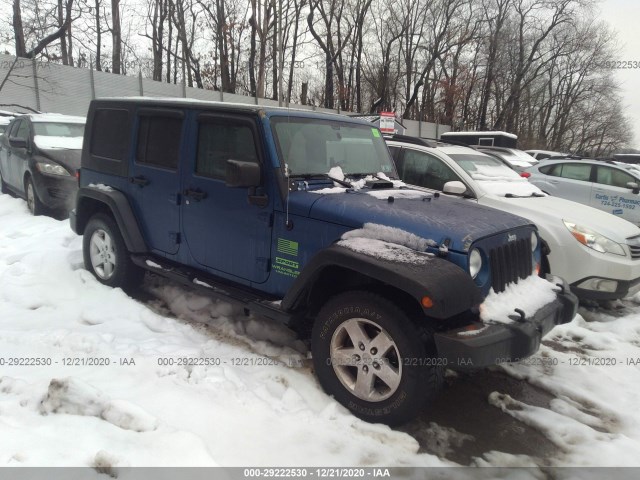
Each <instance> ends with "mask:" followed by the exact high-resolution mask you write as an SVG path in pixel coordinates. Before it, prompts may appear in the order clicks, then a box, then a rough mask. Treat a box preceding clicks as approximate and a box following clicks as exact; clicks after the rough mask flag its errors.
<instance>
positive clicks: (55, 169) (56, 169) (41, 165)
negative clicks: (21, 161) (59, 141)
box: [36, 162, 69, 176]
mask: <svg viewBox="0 0 640 480" xmlns="http://www.w3.org/2000/svg"><path fill="white" fill-rule="evenodd" d="M36 167H37V169H38V170H40V172H42V173H46V174H47V175H67V176H69V172H67V171H66V170H65V169H64V168H63V167H61V166H60V165H57V164H55V163H45V162H36Z"/></svg>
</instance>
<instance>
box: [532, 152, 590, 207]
mask: <svg viewBox="0 0 640 480" xmlns="http://www.w3.org/2000/svg"><path fill="white" fill-rule="evenodd" d="M591 168H592V165H591V164H590V163H577V162H567V163H560V164H556V165H554V166H553V168H551V169H549V170H547V171H546V175H548V176H547V178H545V179H544V180H545V184H541V183H538V182H532V183H534V184H535V185H537V186H538V187H539V188H540V189H541V190H542V191H544V192H546V193H548V194H549V195H555V196H558V197H561V198H566V199H567V200H573V201H574V202H578V203H582V204H584V205H589V203H590V197H591V188H592V182H591ZM541 171H542V169H541Z"/></svg>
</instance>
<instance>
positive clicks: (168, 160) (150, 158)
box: [136, 115, 182, 170]
mask: <svg viewBox="0 0 640 480" xmlns="http://www.w3.org/2000/svg"><path fill="white" fill-rule="evenodd" d="M139 118H140V123H139V126H138V143H137V146H136V160H137V162H138V163H145V164H148V165H154V166H156V167H161V168H168V169H172V170H175V169H177V168H178V158H179V151H180V138H181V134H182V118H180V117H174V116H166V117H165V116H152V115H144V116H140V117H139Z"/></svg>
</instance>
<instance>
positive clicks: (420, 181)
mask: <svg viewBox="0 0 640 480" xmlns="http://www.w3.org/2000/svg"><path fill="white" fill-rule="evenodd" d="M401 168H402V171H401V177H400V178H402V180H403V181H404V182H406V183H409V184H413V185H418V186H421V187H426V188H432V189H434V190H442V189H443V188H444V184H445V183H447V182H453V181H461V180H460V177H458V175H456V173H455V172H454V171H453V170H451V168H449V166H448V165H446V164H445V163H444V162H443V161H442V160H440V159H439V158H435V157H432V156H431V155H429V154H426V153H423V152H417V151H415V150H411V149H405V153H404V162H403V164H402V167H401Z"/></svg>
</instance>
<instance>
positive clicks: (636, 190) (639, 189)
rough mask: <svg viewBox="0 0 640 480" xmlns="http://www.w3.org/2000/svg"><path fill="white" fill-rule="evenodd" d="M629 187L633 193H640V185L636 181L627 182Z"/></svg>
mask: <svg viewBox="0 0 640 480" xmlns="http://www.w3.org/2000/svg"><path fill="white" fill-rule="evenodd" d="M627 188H630V189H631V190H632V191H633V193H635V194H638V193H640V186H639V185H638V184H637V183H636V182H627Z"/></svg>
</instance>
